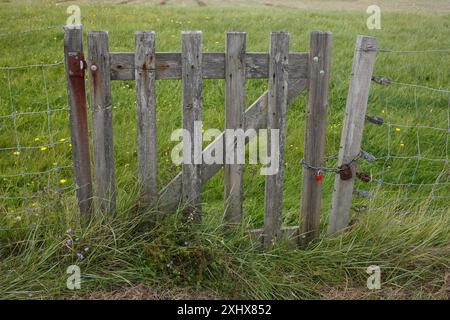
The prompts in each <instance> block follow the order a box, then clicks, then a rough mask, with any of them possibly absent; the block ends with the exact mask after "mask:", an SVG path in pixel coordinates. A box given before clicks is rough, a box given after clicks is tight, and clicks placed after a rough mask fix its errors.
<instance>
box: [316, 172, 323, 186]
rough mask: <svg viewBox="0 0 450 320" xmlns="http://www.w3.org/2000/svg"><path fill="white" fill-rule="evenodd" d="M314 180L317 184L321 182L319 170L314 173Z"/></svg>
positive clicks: (321, 177)
mask: <svg viewBox="0 0 450 320" xmlns="http://www.w3.org/2000/svg"><path fill="white" fill-rule="evenodd" d="M315 178H316V181H317V182H318V183H320V182H322V179H323V176H322V172H321V171H320V170H319V171H317V172H316V175H315Z"/></svg>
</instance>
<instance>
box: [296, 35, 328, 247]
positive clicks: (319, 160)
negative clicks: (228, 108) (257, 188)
mask: <svg viewBox="0 0 450 320" xmlns="http://www.w3.org/2000/svg"><path fill="white" fill-rule="evenodd" d="M330 59H331V32H318V31H315V32H312V33H311V36H310V52H309V89H308V90H309V91H308V105H307V111H306V127H305V152H304V164H303V177H302V195H301V214H300V234H301V235H302V237H301V239H300V240H301V243H302V244H306V243H307V242H309V241H311V240H313V239H315V238H317V237H318V236H319V223H320V206H321V200H322V181H321V174H322V173H321V172H318V171H317V170H312V169H311V167H316V168H317V167H322V166H323V162H324V154H325V132H326V125H327V106H328V82H329V79H330Z"/></svg>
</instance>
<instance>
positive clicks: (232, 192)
mask: <svg viewBox="0 0 450 320" xmlns="http://www.w3.org/2000/svg"><path fill="white" fill-rule="evenodd" d="M245 47H246V35H245V32H229V33H227V45H226V52H225V129H244V128H245V54H246V53H245ZM224 140H225V150H227V149H228V148H229V147H230V146H231V147H232V148H234V147H235V143H236V141H235V140H236V137H234V136H233V141H227V135H226V134H225V139H224ZM230 140H231V139H230ZM233 155H234V157H235V159H233V160H234V161H237V159H238V158H239V155H236V152H233ZM225 159H227V157H225ZM243 177H244V165H243V164H237V163H236V162H234V164H227V163H225V164H224V186H225V188H224V189H225V190H224V198H225V214H224V220H225V223H227V224H231V225H237V224H239V223H241V220H242V202H243Z"/></svg>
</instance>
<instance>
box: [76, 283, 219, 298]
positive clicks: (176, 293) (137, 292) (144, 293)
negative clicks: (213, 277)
mask: <svg viewBox="0 0 450 320" xmlns="http://www.w3.org/2000/svg"><path fill="white" fill-rule="evenodd" d="M82 299H87V300H182V299H188V300H217V299H219V296H218V295H217V294H215V293H214V292H211V291H207V290H194V289H191V288H174V289H155V288H152V287H150V286H146V285H144V284H139V285H137V286H133V287H124V288H120V289H117V290H114V291H97V292H93V293H91V294H89V295H88V296H85V297H82Z"/></svg>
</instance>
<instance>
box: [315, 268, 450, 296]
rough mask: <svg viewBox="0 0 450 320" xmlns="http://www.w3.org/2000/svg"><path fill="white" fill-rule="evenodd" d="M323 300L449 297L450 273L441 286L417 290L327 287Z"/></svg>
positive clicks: (446, 275)
mask: <svg viewBox="0 0 450 320" xmlns="http://www.w3.org/2000/svg"><path fill="white" fill-rule="evenodd" d="M323 291H324V292H327V291H328V293H326V294H325V295H324V296H323V297H322V299H324V300H368V299H377V300H379V299H381V300H407V299H442V300H448V299H450V273H446V274H445V276H444V279H443V283H442V286H441V287H436V286H434V287H431V286H430V287H422V288H417V290H406V289H403V288H395V287H386V288H381V289H380V290H374V291H372V290H368V289H367V288H342V287H335V288H327V289H324V290H323Z"/></svg>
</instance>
